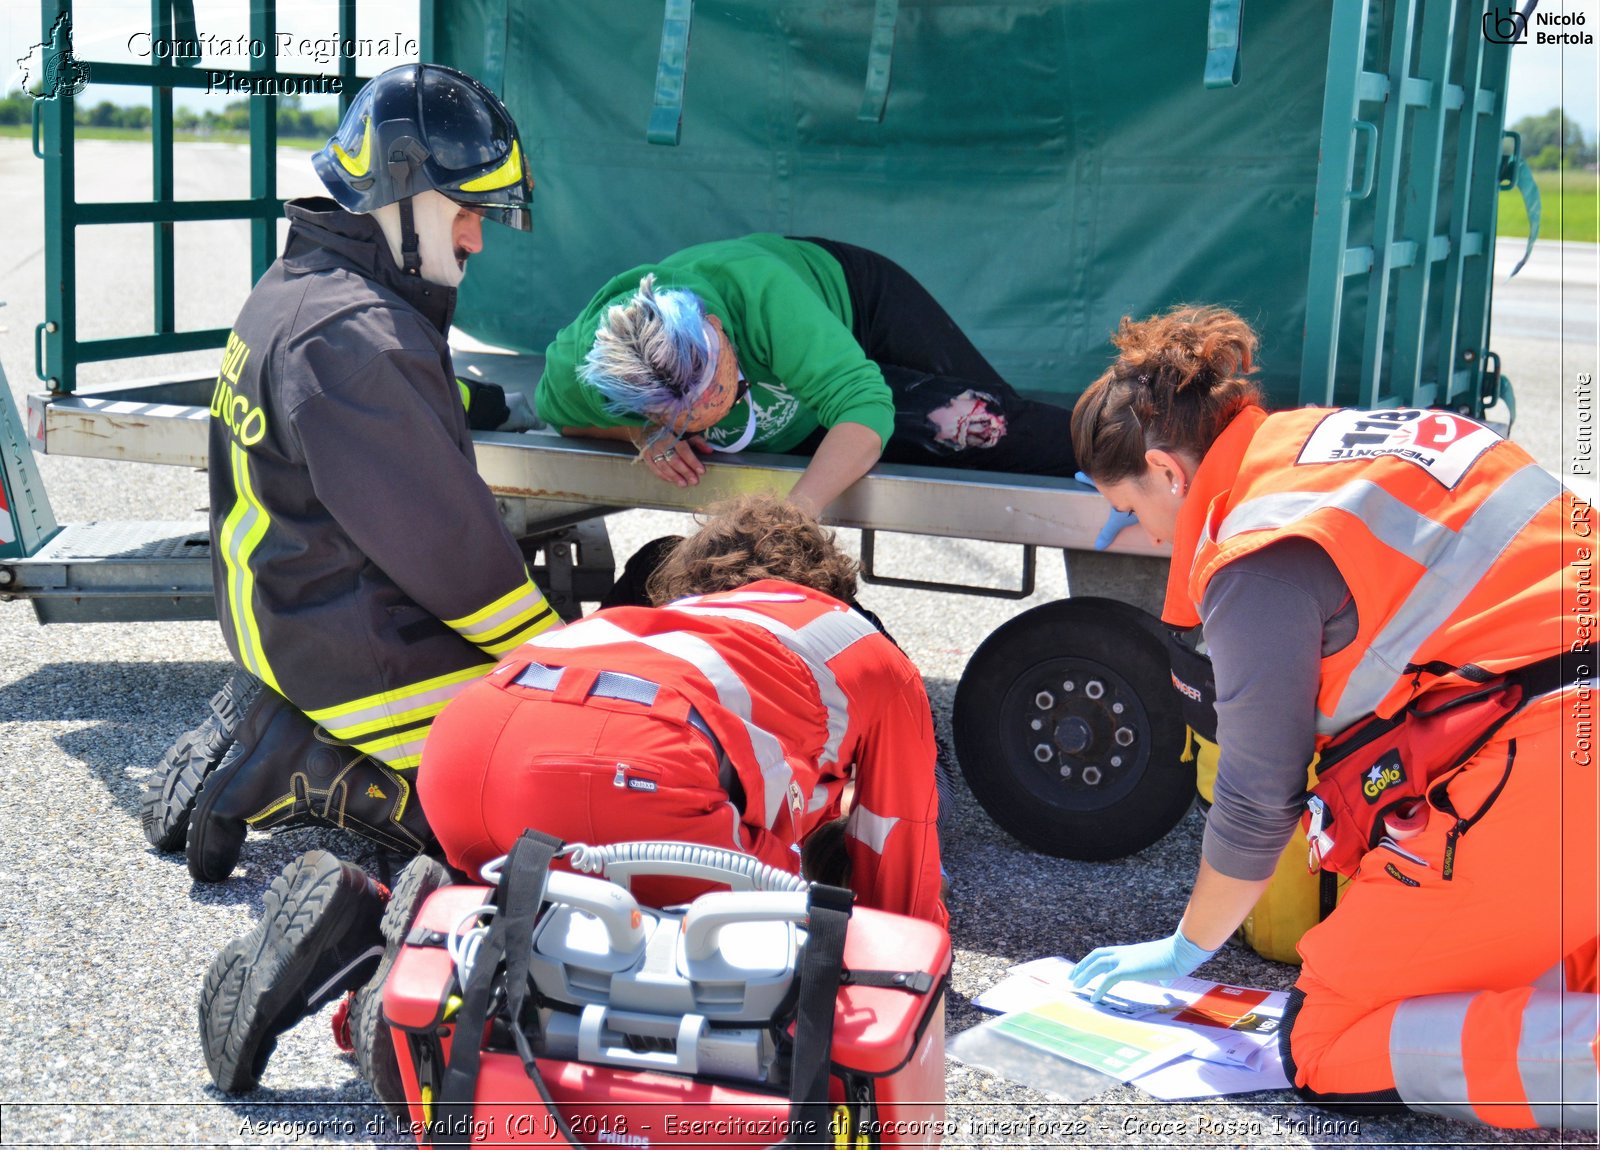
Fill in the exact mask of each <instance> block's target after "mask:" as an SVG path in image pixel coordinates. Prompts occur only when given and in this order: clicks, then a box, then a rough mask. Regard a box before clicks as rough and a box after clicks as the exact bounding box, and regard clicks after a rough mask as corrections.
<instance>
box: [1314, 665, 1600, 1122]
mask: <svg viewBox="0 0 1600 1150" xmlns="http://www.w3.org/2000/svg"><path fill="white" fill-rule="evenodd" d="M1597 703H1600V692H1596V691H1595V689H1594V688H1593V685H1592V683H1591V684H1589V685H1581V684H1580V685H1577V686H1574V687H1571V688H1568V689H1567V690H1566V691H1564V692H1560V693H1558V694H1555V695H1551V696H1548V697H1546V698H1544V699H1541V700H1539V701H1537V702H1536V703H1535V704H1533V705H1532V706H1531V707H1529V708H1528V709H1527V710H1525V711H1523V712H1522V713H1521V714H1519V715H1518V716H1516V717H1515V718H1514V719H1513V720H1512V722H1511V723H1510V724H1508V725H1507V726H1506V727H1504V728H1502V730H1501V731H1500V732H1498V733H1497V735H1496V737H1495V738H1494V739H1493V740H1492V741H1491V742H1489V743H1488V744H1487V745H1486V746H1484V747H1483V748H1482V750H1480V751H1479V752H1478V753H1477V754H1476V755H1474V756H1473V757H1472V759H1470V760H1469V761H1468V763H1467V765H1466V766H1465V767H1464V768H1462V769H1461V770H1460V771H1459V772H1458V773H1457V774H1456V775H1455V776H1454V777H1453V778H1451V779H1450V780H1449V783H1448V796H1449V804H1448V805H1449V806H1451V807H1453V808H1454V810H1455V812H1456V813H1455V815H1454V816H1452V815H1451V814H1449V813H1448V812H1446V811H1443V810H1439V809H1437V808H1435V809H1432V810H1431V811H1430V817H1429V821H1428V825H1427V827H1426V828H1425V829H1424V830H1423V832H1422V833H1421V834H1420V835H1418V836H1417V837H1415V838H1411V839H1407V840H1406V841H1404V842H1403V843H1401V844H1399V845H1400V847H1401V848H1402V849H1403V850H1404V851H1406V852H1407V853H1409V854H1411V855H1414V856H1416V860H1418V861H1413V860H1411V859H1408V858H1406V857H1404V856H1403V855H1402V854H1400V853H1398V852H1396V851H1394V850H1391V849H1389V848H1387V847H1384V846H1380V847H1378V848H1377V849H1375V850H1373V851H1371V852H1369V853H1368V854H1367V855H1366V857H1365V858H1364V859H1363V860H1362V863H1361V869H1360V871H1359V873H1358V874H1357V875H1356V877H1355V878H1354V880H1353V881H1352V882H1351V883H1350V885H1349V888H1348V890H1347V891H1346V893H1345V896H1344V900H1343V901H1342V902H1341V903H1340V905H1339V907H1338V909H1337V910H1336V911H1335V912H1334V913H1333V914H1332V915H1331V916H1330V917H1329V918H1328V919H1327V921H1325V922H1323V923H1322V924H1321V925H1319V926H1317V927H1315V928H1314V929H1312V930H1311V931H1310V932H1308V933H1307V934H1306V936H1305V938H1304V939H1302V940H1301V943H1300V953H1301V955H1302V957H1303V959H1304V965H1303V967H1302V969H1301V974H1300V978H1299V981H1298V982H1297V984H1296V995H1295V999H1294V1000H1292V1001H1291V1008H1290V1009H1291V1020H1290V1026H1289V1028H1288V1034H1287V1039H1286V1041H1287V1045H1288V1051H1287V1053H1288V1054H1289V1055H1290V1058H1289V1059H1288V1061H1289V1062H1290V1063H1292V1070H1293V1073H1294V1077H1295V1083H1296V1085H1297V1086H1299V1087H1301V1088H1302V1093H1305V1094H1307V1095H1308V1096H1313V1097H1320V1098H1321V1099H1322V1100H1324V1101H1328V1102H1334V1101H1358V1100H1366V1101H1391V1102H1393V1101H1399V1102H1403V1103H1404V1104H1405V1105H1406V1106H1408V1107H1410V1108H1412V1109H1414V1110H1422V1111H1428V1112H1431V1113H1435V1114H1442V1115H1447V1116H1450V1117H1454V1118H1463V1119H1468V1120H1473V1119H1475V1120H1477V1121H1480V1122H1484V1123H1488V1124H1490V1125H1494V1126H1504V1127H1535V1126H1542V1127H1559V1126H1566V1127H1568V1128H1577V1129H1594V1124H1595V1103H1596V1068H1595V1040H1596V1026H1597V1017H1600V996H1597V994H1596V991H1597V989H1600V988H1597V986H1596V967H1595V956H1596V937H1597V935H1600V922H1597V910H1596V903H1597V892H1596V885H1597V884H1596V874H1597V872H1600V857H1597V847H1596V842H1597V834H1596V819H1597V813H1600V812H1597V787H1596V778H1597V768H1596V763H1595V751H1594V735H1593V731H1594V724H1593V716H1594V709H1595V707H1596V705H1597ZM1302 995H1303V999H1302V998H1301V997H1300V996H1302ZM1296 1007H1298V1013H1295V1008H1296Z"/></svg>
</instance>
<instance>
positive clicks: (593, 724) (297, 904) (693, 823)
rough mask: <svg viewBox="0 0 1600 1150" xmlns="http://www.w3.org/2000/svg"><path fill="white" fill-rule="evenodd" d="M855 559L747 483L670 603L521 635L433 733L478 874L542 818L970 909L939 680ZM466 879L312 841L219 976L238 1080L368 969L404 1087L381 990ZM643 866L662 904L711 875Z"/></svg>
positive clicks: (456, 823) (423, 786)
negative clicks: (911, 653)
mask: <svg viewBox="0 0 1600 1150" xmlns="http://www.w3.org/2000/svg"><path fill="white" fill-rule="evenodd" d="M855 575H856V564H855V562H854V560H852V559H850V558H849V557H848V556H846V555H844V554H843V553H842V552H840V551H839V550H838V549H837V547H836V546H835V545H834V542H833V537H832V534H831V532H828V531H825V530H824V529H823V528H821V527H820V526H818V525H817V523H816V522H815V521H814V520H812V519H811V518H810V517H809V516H807V515H805V513H804V512H802V511H801V510H799V509H798V508H797V507H796V506H795V505H794V504H792V503H788V502H785V501H780V500H776V499H770V498H764V497H747V498H746V499H744V500H741V501H738V502H736V503H734V504H732V505H731V506H729V507H728V508H727V509H726V510H724V511H722V512H721V513H719V514H718V515H717V516H715V517H714V518H712V519H711V520H710V521H708V523H707V524H706V525H705V526H703V527H702V528H701V530H700V531H698V532H697V533H696V534H694V535H692V536H690V537H689V538H688V539H687V540H686V541H685V542H684V543H683V544H681V545H680V546H679V547H678V548H677V549H675V550H674V552H673V553H672V554H671V555H670V556H668V557H667V559H666V561H665V562H664V563H663V564H662V565H661V567H660V568H659V569H658V570H657V572H656V573H655V575H654V576H653V577H652V584H651V586H652V590H653V592H654V593H655V594H656V595H657V596H659V597H661V598H662V599H663V600H664V601H666V602H665V605H663V606H660V607H654V608H651V607H619V608H612V609H608V610H603V611H599V612H597V613H595V614H593V615H591V616H588V617H587V618H585V619H582V620H580V621H578V622H576V623H574V624H572V625H570V626H568V627H566V628H564V629H563V630H561V631H558V632H553V633H548V634H543V635H538V636H535V637H534V638H533V639H531V640H530V641H529V642H527V643H525V644H524V645H523V646H521V647H519V648H518V649H517V650H515V651H513V652H511V653H510V654H509V655H507V656H506V657H505V658H504V659H503V660H502V661H501V662H500V664H499V666H497V667H496V668H495V670H494V671H493V672H491V673H490V674H489V675H487V676H485V677H482V678H481V679H479V680H477V681H476V682H474V683H473V684H472V685H471V686H469V687H468V688H467V689H466V690H465V691H463V692H461V694H460V695H459V696H458V697H457V698H456V699H455V700H454V701H453V702H452V703H451V704H450V705H449V706H448V707H446V708H445V709H444V711H443V713H441V714H440V716H439V717H438V719H437V720H436V722H435V724H434V729H433V733H432V734H431V735H430V736H429V738H428V742H427V746H426V748H425V749H424V752H423V764H422V768H421V771H420V777H419V779H418V791H419V793H420V795H421V797H422V802H423V806H424V808H425V809H426V810H427V812H428V818H429V821H430V823H431V824H432V826H433V829H434V831H435V832H436V833H437V834H438V836H439V844H440V846H441V847H442V848H443V850H444V853H445V855H446V856H447V858H448V859H449V862H450V864H451V866H453V867H454V868H456V869H457V870H458V871H461V872H464V873H466V874H467V875H469V876H474V877H475V876H476V875H477V873H478V871H479V869H480V868H481V867H482V865H483V864H484V863H485V862H487V861H489V860H490V859H492V858H495V857H496V856H498V855H501V854H504V853H505V852H506V851H507V850H508V849H509V848H510V846H511V845H512V843H513V842H514V841H515V840H516V838H517V837H518V836H519V835H520V834H521V833H522V831H523V830H524V829H525V828H527V827H529V826H532V827H536V828H538V829H540V830H543V831H545V832H547V833H549V834H553V835H556V836H558V837H562V838H565V839H568V840H581V841H584V842H588V843H595V844H602V843H611V842H621V841H628V840H635V839H670V840H677V841H683V842H692V843H706V844H709V845H712V846H719V847H726V848H729V849H732V850H738V851H744V852H747V853H749V854H752V855H755V856H756V857H758V858H760V859H761V860H762V861H763V862H766V863H768V864H770V865H772V866H775V867H779V868H781V869H783V870H785V871H788V872H790V873H798V872H799V871H800V869H801V850H802V844H805V846H806V847H807V848H810V849H807V851H806V855H807V859H806V862H807V871H806V873H807V874H809V875H811V876H812V877H826V878H829V879H835V880H837V879H841V878H842V879H847V880H848V884H849V885H850V886H851V887H853V888H854V889H855V891H856V892H857V893H858V895H859V897H860V901H861V902H862V903H863V904H864V905H867V906H872V907H877V908H879V909H884V910H890V911H896V912H899V913H902V914H909V915H915V916H918V917H921V918H926V919H929V920H931V921H934V922H938V923H940V924H941V925H942V924H944V923H945V922H947V921H948V915H947V914H946V912H945V909H944V905H943V903H942V902H941V901H940V876H939V841H938V836H937V834H936V832H935V820H936V818H937V813H938V799H937V795H936V792H935V788H934V778H933V767H934V757H935V754H936V750H935V746H934V741H933V729H932V721H931V718H930V712H929V709H928V702H927V696H926V694H925V693H924V691H923V686H922V680H921V678H920V676H919V675H918V673H917V669H916V667H915V666H914V665H913V664H912V663H911V661H910V660H909V659H907V658H906V657H905V656H904V655H903V654H901V652H900V649H899V648H898V647H896V646H895V645H894V643H893V642H891V641H890V640H889V639H888V638H886V637H885V636H884V635H883V634H882V633H881V632H880V631H879V630H878V629H877V628H876V627H875V626H873V624H872V623H871V622H870V621H868V620H867V619H866V618H865V617H864V616H862V615H861V614H859V613H857V612H855V611H852V610H850V609H849V608H848V607H847V606H846V605H845V602H846V600H848V599H849V598H850V596H852V595H853V594H854V592H855ZM851 783H853V784H854V796H853V800H852V802H851V804H850V809H849V813H848V816H846V817H845V818H844V819H843V824H842V827H841V819H840V816H841V811H842V807H843V800H844V792H845V789H846V787H847V785H848V784H851ZM841 830H842V833H840V832H841ZM813 839H814V840H816V841H815V842H813V841H812V840H813ZM819 844H821V845H820V848H819ZM448 880H449V875H448V872H446V871H445V869H444V868H443V867H442V866H441V865H440V864H439V863H438V862H437V861H435V860H434V859H432V858H429V857H423V858H419V859H416V860H414V861H413V862H412V864H411V865H410V866H409V867H408V868H407V869H406V871H405V872H404V873H403V874H402V876H401V878H400V880H399V882H398V883H397V885H396V888H395V893H394V896H393V899H392V900H388V896H387V892H385V891H384V890H382V889H381V888H379V887H378V886H377V885H376V884H375V883H373V882H372V881H371V880H370V879H369V878H367V877H366V876H365V875H364V874H363V873H362V871H361V869H360V868H359V867H356V866H354V865H353V864H350V863H346V862H341V861H340V860H338V859H336V858H334V857H333V856H331V855H329V854H327V853H326V852H321V851H313V852H310V853H309V854H307V855H305V856H302V857H301V858H300V859H297V860H295V861H294V862H293V863H291V864H290V865H289V867H288V868H287V869H286V870H285V871H284V873H283V874H282V875H281V876H280V877H279V878H278V879H277V880H276V881H274V883H273V884H272V889H271V890H270V891H269V893H268V895H267V898H266V901H265V905H264V911H263V917H262V919H261V921H260V922H259V923H258V925H257V926H256V928H255V930H254V931H252V932H251V933H250V934H247V935H245V936H243V937H242V938H239V939H236V940H234V941H233V942H231V943H229V944H228V946H226V947H224V948H223V950H222V951H221V952H220V953H219V954H218V955H217V957H216V959H215V960H214V961H213V963H212V966H211V969H210V972H209V973H208V974H207V976H206V980H205V984H204V987H203V989H202V991H201V996H200V1010H199V1015H200V1034H201V1043H202V1049H203V1051H204V1054H205V1059H206V1065H207V1067H208V1069H209V1070H210V1072H211V1075H212V1078H213V1080H214V1081H215V1082H216V1083H217V1085H218V1086H219V1087H221V1088H222V1089H223V1090H225V1091H228V1092H230V1093H236V1092H239V1091H244V1090H249V1089H251V1088H252V1087H254V1085H255V1084H256V1082H257V1081H258V1080H259V1078H260V1075H261V1072H262V1069H263V1068H264V1067H265V1064H266V1061H267V1058H268V1056H269V1055H270V1053H271V1051H272V1048H273V1046H274V1044H275V1043H276V1041H277V1037H278V1036H279V1035H280V1034H282V1033H283V1032H284V1031H285V1030H287V1029H288V1028H289V1027H290V1026H292V1025H294V1024H295V1023H296V1022H297V1021H299V1020H300V1019H302V1018H304V1017H306V1016H307V1015H309V1014H310V1013H312V1012H314V1011H315V1010H317V1009H318V1008H319V1007H321V1006H323V1005H325V1004H327V1003H328V1002H331V1001H332V1000H333V999H335V998H336V997H338V996H339V995H340V994H343V993H345V992H346V991H351V990H355V989H356V988H357V987H360V988H361V989H360V991H359V992H358V993H356V994H354V995H353V997H352V999H351V1001H350V1004H349V1006H350V1009H349V1012H348V1018H349V1022H350V1030H351V1033H350V1039H351V1045H352V1046H353V1047H354V1050H355V1054H356V1057H357V1060H358V1062H359V1063H360V1065H361V1068H362V1072H363V1074H364V1075H365V1077H366V1078H367V1080H368V1081H369V1083H371V1085H372V1086H373V1089H374V1090H375V1091H376V1092H377V1094H378V1095H379V1097H380V1098H382V1099H383V1100H384V1101H386V1102H398V1101H401V1100H402V1099H403V1091H402V1089H401V1086H400V1083H399V1077H398V1068H397V1067H396V1066H395V1064H394V1056H393V1046H392V1040H391V1039H390V1036H389V1031H388V1028H387V1027H386V1026H384V1025H383V1024H382V1016H381V995H380V994H379V993H378V992H379V990H380V989H381V987H382V985H383V981H384V978H385V977H386V975H387V971H388V968H389V966H390V964H391V963H392V961H393V957H394V955H395V954H396V953H397V951H398V946H399V943H400V942H401V940H403V939H404V938H405V936H406V934H407V933H408V932H409V929H410V922H411V918H412V917H414V915H415V912H416V911H417V909H419V908H420V906H421V903H422V901H423V900H424V899H425V898H426V896H427V894H428V893H430V892H431V891H433V890H434V889H437V887H438V886H440V885H442V884H443V883H445V882H447V881H448ZM632 889H633V890H634V892H635V894H636V895H637V896H638V897H639V898H640V899H641V901H644V902H654V903H656V904H657V905H662V904H663V903H665V902H668V901H679V900H681V899H683V898H687V897H692V896H693V895H694V894H696V893H697V892H698V891H699V890H703V889H706V887H705V884H693V883H689V882H686V881H682V880H676V881H674V880H662V879H656V880H651V879H648V878H637V879H635V880H634V881H633V884H632ZM386 900H388V908H387V911H386V910H385V901H386ZM380 920H381V923H382V925H381V934H380V927H379V923H380ZM386 944H387V950H386V949H385V948H386ZM380 954H383V955H384V956H385V961H383V962H382V963H380V962H379V957H378V956H379V955H380ZM363 982H365V985H363Z"/></svg>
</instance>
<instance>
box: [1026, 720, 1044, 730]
mask: <svg viewBox="0 0 1600 1150" xmlns="http://www.w3.org/2000/svg"><path fill="white" fill-rule="evenodd" d="M1028 729H1029V730H1031V731H1042V730H1044V720H1043V719H1029V720H1028Z"/></svg>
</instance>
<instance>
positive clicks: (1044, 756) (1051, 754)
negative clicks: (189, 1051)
mask: <svg viewBox="0 0 1600 1150" xmlns="http://www.w3.org/2000/svg"><path fill="white" fill-rule="evenodd" d="M1033 757H1034V758H1036V759H1038V760H1039V761H1040V762H1041V763H1048V762H1049V761H1050V760H1051V759H1053V758H1055V757H1056V749H1055V748H1054V747H1052V746H1051V745H1050V744H1049V743H1040V744H1039V745H1038V746H1037V747H1035V748H1033Z"/></svg>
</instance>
